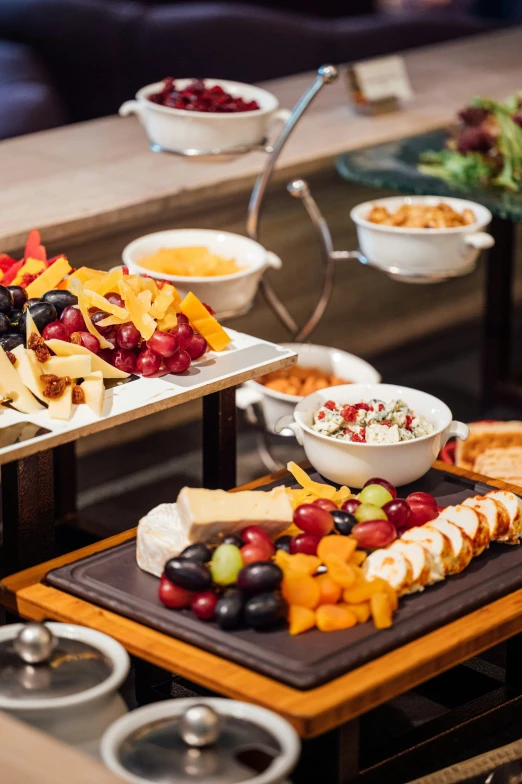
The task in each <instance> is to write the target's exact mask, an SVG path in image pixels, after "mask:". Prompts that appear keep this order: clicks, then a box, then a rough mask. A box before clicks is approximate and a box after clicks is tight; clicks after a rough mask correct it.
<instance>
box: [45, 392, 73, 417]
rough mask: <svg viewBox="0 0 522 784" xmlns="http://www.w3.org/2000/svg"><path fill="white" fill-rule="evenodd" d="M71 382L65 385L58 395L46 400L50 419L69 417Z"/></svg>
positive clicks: (70, 412) (70, 410) (70, 409)
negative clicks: (61, 392)
mask: <svg viewBox="0 0 522 784" xmlns="http://www.w3.org/2000/svg"><path fill="white" fill-rule="evenodd" d="M72 393H73V388H72V384H69V386H68V387H65V389H64V391H63V394H62V395H60V397H57V398H52V399H50V400H49V401H48V406H49V416H50V417H51V419H66V420H67V419H70V418H71V414H72Z"/></svg>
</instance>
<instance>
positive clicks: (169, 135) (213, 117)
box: [119, 78, 289, 155]
mask: <svg viewBox="0 0 522 784" xmlns="http://www.w3.org/2000/svg"><path fill="white" fill-rule="evenodd" d="M119 113H120V115H121V116H122V117H126V116H127V115H129V114H136V115H138V117H139V119H140V122H141V123H142V125H143V126H144V128H145V130H146V132H147V135H148V137H149V141H150V143H151V145H153V146H156V147H159V148H161V149H163V150H167V151H168V152H177V153H182V154H185V155H201V154H212V153H215V152H216V151H220V152H227V151H233V150H234V149H235V148H242V147H247V148H248V147H251V146H255V145H258V144H261V143H262V142H263V140H264V139H266V137H267V135H268V134H269V132H270V129H271V128H272V126H273V124H274V123H275V122H276V121H277V120H282V121H285V120H286V119H287V118H288V116H289V112H288V111H287V110H286V109H280V108H279V101H278V100H277V98H276V97H275V95H272V93H270V92H268V90H264V89H263V88H262V87H255V86H254V85H251V84H244V83H242V82H231V81H228V80H226V79H177V80H173V79H170V78H167V79H164V80H163V81H162V82H156V83H154V84H148V85H146V86H145V87H142V88H141V90H138V92H137V93H136V99H135V100H134V101H126V102H125V103H124V104H123V105H122V106H121V107H120V112H119Z"/></svg>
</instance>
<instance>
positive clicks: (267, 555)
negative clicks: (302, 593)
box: [159, 525, 286, 630]
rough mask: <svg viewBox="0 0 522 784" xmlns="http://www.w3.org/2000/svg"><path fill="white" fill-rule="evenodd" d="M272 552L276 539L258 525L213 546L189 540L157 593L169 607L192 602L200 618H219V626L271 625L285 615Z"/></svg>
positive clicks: (280, 576) (167, 568)
mask: <svg viewBox="0 0 522 784" xmlns="http://www.w3.org/2000/svg"><path fill="white" fill-rule="evenodd" d="M276 545H277V542H276ZM274 553H275V546H274V543H273V542H272V540H271V539H270V537H269V536H268V534H267V533H266V532H265V531H263V529H262V528H260V527H259V526H256V525H250V526H247V527H246V528H243V529H242V530H241V532H239V533H237V534H231V535H229V536H225V537H224V539H223V540H222V542H221V543H220V544H219V545H218V546H217V547H215V548H212V547H211V546H209V545H207V544H201V543H200V544H193V545H190V546H189V547H187V548H186V549H185V550H183V552H182V553H181V554H180V555H179V556H178V557H177V558H171V559H170V560H169V561H167V563H166V564H165V572H164V574H163V576H162V578H161V581H160V586H159V598H160V600H161V601H162V602H163V604H164V605H165V606H166V607H172V608H177V609H182V608H188V607H190V608H191V609H192V612H193V613H194V614H195V615H196V616H197V617H198V618H199V619H200V620H205V621H210V620H214V619H215V621H216V623H217V624H218V626H219V627H220V628H221V629H227V630H233V629H239V628H241V627H244V626H247V627H251V628H254V629H265V628H268V627H273V626H275V625H277V624H278V623H280V622H281V621H282V620H283V619H284V618H285V617H286V603H285V601H284V599H283V598H282V595H281V592H280V587H281V581H282V579H283V572H282V570H281V569H280V567H279V566H278V565H277V564H276V563H274V562H273V561H272V556H273V555H274Z"/></svg>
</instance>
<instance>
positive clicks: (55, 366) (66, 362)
mask: <svg viewBox="0 0 522 784" xmlns="http://www.w3.org/2000/svg"><path fill="white" fill-rule="evenodd" d="M41 367H42V369H43V372H44V373H51V374H52V375H54V376H59V377H60V378H63V377H64V376H69V378H71V379H73V378H85V376H89V375H90V374H91V357H89V356H88V355H87V354H85V355H84V354H76V355H74V354H73V355H71V356H70V357H51V358H50V359H49V360H48V361H47V362H43V363H42V366H41Z"/></svg>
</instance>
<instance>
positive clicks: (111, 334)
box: [91, 310, 117, 341]
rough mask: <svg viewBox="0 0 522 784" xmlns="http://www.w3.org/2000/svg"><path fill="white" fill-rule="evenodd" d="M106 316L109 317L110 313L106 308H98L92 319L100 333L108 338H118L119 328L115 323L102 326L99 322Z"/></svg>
mask: <svg viewBox="0 0 522 784" xmlns="http://www.w3.org/2000/svg"><path fill="white" fill-rule="evenodd" d="M106 318H109V313H105V311H104V310H97V311H96V313H93V314H92V316H91V321H92V323H93V324H94V326H95V327H96V329H97V330H98V332H99V333H100V335H103V337H104V338H107V340H111V341H113V340H116V334H117V329H116V327H115V326H114V325H111V326H110V327H100V324H99V322H100V321H103V319H106Z"/></svg>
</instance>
